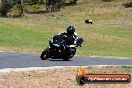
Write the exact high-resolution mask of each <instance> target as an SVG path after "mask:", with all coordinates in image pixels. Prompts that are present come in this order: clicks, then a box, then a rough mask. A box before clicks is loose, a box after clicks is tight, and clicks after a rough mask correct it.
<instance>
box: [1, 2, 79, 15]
mask: <svg viewBox="0 0 132 88" xmlns="http://www.w3.org/2000/svg"><path fill="white" fill-rule="evenodd" d="M76 3H77V0H0V15H1V16H3V17H7V16H10V15H14V16H22V15H23V13H26V12H28V10H27V7H32V6H34V7H36V6H39V7H40V6H45V12H53V11H60V9H61V8H64V7H65V6H67V5H75V4H76ZM14 10H16V11H14ZM36 10H37V9H36ZM13 11H14V12H15V13H14V14H13V13H12V14H11V12H13ZM35 12H37V11H35ZM9 13H10V15H9Z"/></svg>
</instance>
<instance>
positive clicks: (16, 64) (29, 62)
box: [0, 52, 132, 69]
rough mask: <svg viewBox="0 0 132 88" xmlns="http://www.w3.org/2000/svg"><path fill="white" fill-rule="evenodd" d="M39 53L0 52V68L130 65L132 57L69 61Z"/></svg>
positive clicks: (86, 57)
mask: <svg viewBox="0 0 132 88" xmlns="http://www.w3.org/2000/svg"><path fill="white" fill-rule="evenodd" d="M39 56H40V55H39V54H31V53H17V52H12V53H11V52H0V69H5V68H27V67H49V66H78V65H85V66H88V65H132V59H131V58H130V59H123V58H122V59H117V58H102V57H100V58H99V57H98V58H97V57H88V56H80V57H76V56H75V57H73V58H72V60H71V61H62V60H41V59H40V58H39Z"/></svg>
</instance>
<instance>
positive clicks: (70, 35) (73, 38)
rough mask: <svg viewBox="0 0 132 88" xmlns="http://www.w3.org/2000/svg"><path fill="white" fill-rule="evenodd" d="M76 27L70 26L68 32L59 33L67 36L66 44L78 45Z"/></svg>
mask: <svg viewBox="0 0 132 88" xmlns="http://www.w3.org/2000/svg"><path fill="white" fill-rule="evenodd" d="M75 30H76V29H75V28H74V27H73V26H69V27H68V28H67V30H66V32H63V33H59V34H58V35H63V36H65V41H66V42H65V43H66V45H76V43H77V39H78V35H77V33H76V32H75Z"/></svg>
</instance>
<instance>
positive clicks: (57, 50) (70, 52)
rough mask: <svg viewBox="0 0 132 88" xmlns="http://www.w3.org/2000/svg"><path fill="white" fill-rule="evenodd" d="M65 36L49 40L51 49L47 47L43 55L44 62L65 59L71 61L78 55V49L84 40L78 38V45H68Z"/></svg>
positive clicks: (57, 36)
mask: <svg viewBox="0 0 132 88" xmlns="http://www.w3.org/2000/svg"><path fill="white" fill-rule="evenodd" d="M66 41H67V40H66V39H65V36H64V35H56V36H54V37H52V38H51V39H50V40H49V47H47V48H46V49H45V50H44V51H43V52H42V53H41V56H40V58H41V59H42V60H47V59H49V58H51V59H63V60H64V61H69V60H70V59H71V58H72V57H73V56H74V55H75V53H76V47H78V46H80V47H81V45H82V42H83V39H82V38H78V39H77V40H76V45H67V44H66Z"/></svg>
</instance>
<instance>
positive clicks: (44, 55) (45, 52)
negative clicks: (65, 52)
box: [40, 48, 50, 60]
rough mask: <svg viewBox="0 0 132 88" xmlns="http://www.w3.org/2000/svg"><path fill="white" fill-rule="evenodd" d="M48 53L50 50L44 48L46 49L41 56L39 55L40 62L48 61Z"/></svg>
mask: <svg viewBox="0 0 132 88" xmlns="http://www.w3.org/2000/svg"><path fill="white" fill-rule="evenodd" d="M49 52H50V49H49V48H46V49H45V50H44V51H43V52H42V54H41V55H40V58H41V59H42V60H47V59H49V57H50V55H49Z"/></svg>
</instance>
